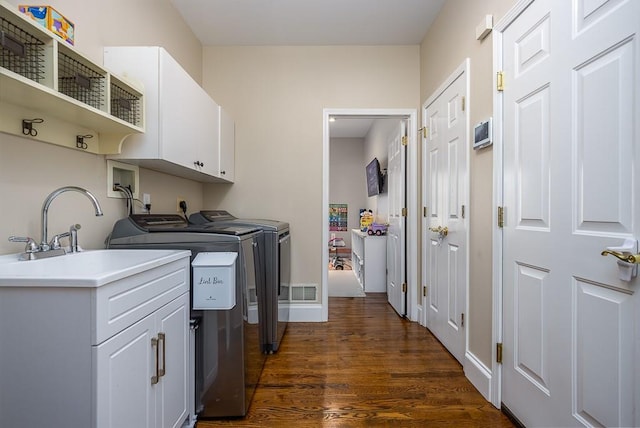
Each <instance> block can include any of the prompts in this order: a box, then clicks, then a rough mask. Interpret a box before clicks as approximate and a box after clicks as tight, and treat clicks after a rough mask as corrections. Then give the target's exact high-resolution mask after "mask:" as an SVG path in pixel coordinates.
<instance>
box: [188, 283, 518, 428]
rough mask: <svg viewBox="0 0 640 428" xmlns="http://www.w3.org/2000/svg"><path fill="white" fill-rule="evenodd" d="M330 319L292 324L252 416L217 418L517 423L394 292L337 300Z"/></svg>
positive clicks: (268, 422) (287, 423)
mask: <svg viewBox="0 0 640 428" xmlns="http://www.w3.org/2000/svg"><path fill="white" fill-rule="evenodd" d="M329 308H330V309H329V322H328V323H290V324H289V326H288V327H287V333H286V335H285V339H284V340H283V343H282V345H281V348H280V350H279V351H278V353H277V354H274V355H271V356H270V357H269V358H268V359H267V362H266V364H265V367H264V371H263V372H262V377H261V378H260V383H259V385H258V388H257V390H256V393H255V395H254V397H253V402H252V404H251V408H250V409H249V413H248V415H247V416H246V417H245V418H244V419H234V420H222V421H220V420H218V421H199V422H198V428H206V427H212V426H220V425H228V426H254V427H257V426H260V427H264V426H272V427H291V428H293V427H318V426H326V427H352V426H358V427H360V426H362V427H377V426H390V427H391V426H392V427H396V426H411V427H435V426H455V427H512V426H513V425H512V423H511V422H510V421H509V420H508V419H507V418H506V417H505V416H504V415H503V414H502V413H501V412H500V411H499V410H497V409H496V408H495V407H493V406H492V405H491V404H490V403H489V402H487V401H486V400H485V399H484V398H483V397H482V396H481V395H480V393H479V392H478V391H477V390H476V389H475V388H474V387H473V386H472V385H471V383H470V382H469V381H468V380H467V379H466V378H465V377H464V374H463V372H462V367H461V366H460V364H458V362H457V361H456V360H455V359H454V358H453V357H452V356H451V355H450V354H449V353H448V352H447V351H446V350H445V348H444V347H443V346H442V345H441V344H440V342H438V340H436V339H435V338H434V337H433V336H432V335H431V333H429V331H428V330H426V329H425V328H424V327H421V326H419V325H418V324H417V323H412V322H409V321H406V320H404V319H401V318H400V317H398V316H397V315H396V313H395V312H394V311H393V309H392V308H391V306H390V305H389V304H388V303H387V301H386V295H385V294H369V295H367V297H366V298H344V297H343V298H340V297H331V298H329Z"/></svg>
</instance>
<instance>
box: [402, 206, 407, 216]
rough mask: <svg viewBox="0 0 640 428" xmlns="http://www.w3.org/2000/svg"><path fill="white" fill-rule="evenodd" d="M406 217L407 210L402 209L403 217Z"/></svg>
mask: <svg viewBox="0 0 640 428" xmlns="http://www.w3.org/2000/svg"><path fill="white" fill-rule="evenodd" d="M406 216H407V209H406V208H402V217H406Z"/></svg>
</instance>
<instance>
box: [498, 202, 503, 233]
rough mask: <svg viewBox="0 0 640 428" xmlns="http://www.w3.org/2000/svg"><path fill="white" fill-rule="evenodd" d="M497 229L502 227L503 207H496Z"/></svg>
mask: <svg viewBox="0 0 640 428" xmlns="http://www.w3.org/2000/svg"><path fill="white" fill-rule="evenodd" d="M498 227H500V228H502V227H504V207H498Z"/></svg>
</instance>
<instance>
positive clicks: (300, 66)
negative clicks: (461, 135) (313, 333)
mask: <svg viewBox="0 0 640 428" xmlns="http://www.w3.org/2000/svg"><path fill="white" fill-rule="evenodd" d="M203 63H204V70H205V72H204V75H203V86H204V88H205V89H206V90H207V91H208V92H209V93H210V94H211V96H212V97H213V98H214V99H215V100H216V101H218V102H219V103H220V104H221V105H222V106H223V107H225V108H227V109H228V110H229V112H230V114H231V116H232V117H234V118H235V121H236V182H235V184H234V185H233V186H227V187H225V188H222V187H221V186H213V185H207V186H205V196H204V199H205V201H206V205H207V208H218V207H220V208H225V209H228V210H229V211H231V212H232V213H233V214H235V215H237V216H239V217H255V216H260V217H266V218H276V219H281V220H285V221H288V222H289V223H290V225H291V232H292V236H293V239H292V244H291V246H292V260H291V264H292V273H291V274H292V278H291V279H292V282H293V283H295V284H318V285H320V283H321V272H322V266H321V265H322V253H321V251H324V248H326V243H322V242H321V240H322V228H323V224H322V210H323V209H324V207H322V110H323V108H418V105H419V94H420V87H419V83H420V76H419V67H420V66H419V47H418V46H396V47H373V46H368V47H353V46H342V47H339V46H336V47H205V49H204V58H203Z"/></svg>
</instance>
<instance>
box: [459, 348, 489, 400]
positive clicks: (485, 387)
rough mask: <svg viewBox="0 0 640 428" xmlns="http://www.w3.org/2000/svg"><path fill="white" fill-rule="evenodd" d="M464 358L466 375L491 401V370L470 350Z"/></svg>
mask: <svg viewBox="0 0 640 428" xmlns="http://www.w3.org/2000/svg"><path fill="white" fill-rule="evenodd" d="M464 358H465V364H464V375H465V376H466V377H467V379H469V381H470V382H471V383H472V384H473V386H475V387H476V389H477V390H478V391H479V392H480V394H482V396H483V397H484V398H485V399H486V400H487V401H489V402H491V370H489V369H488V368H487V366H485V365H484V364H483V363H482V361H480V360H479V359H478V357H476V356H475V355H473V353H471V352H469V351H467V352H466V353H465V355H464Z"/></svg>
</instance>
